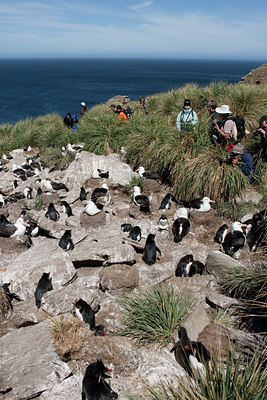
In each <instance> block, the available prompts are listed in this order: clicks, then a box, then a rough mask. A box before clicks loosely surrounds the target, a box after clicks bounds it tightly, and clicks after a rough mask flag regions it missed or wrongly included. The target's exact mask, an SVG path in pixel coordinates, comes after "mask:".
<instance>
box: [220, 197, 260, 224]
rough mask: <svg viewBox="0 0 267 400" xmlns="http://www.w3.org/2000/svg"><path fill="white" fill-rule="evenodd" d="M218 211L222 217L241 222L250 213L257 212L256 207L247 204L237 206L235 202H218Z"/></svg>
mask: <svg viewBox="0 0 267 400" xmlns="http://www.w3.org/2000/svg"><path fill="white" fill-rule="evenodd" d="M216 209H217V212H218V214H219V215H220V216H223V217H226V218H228V219H230V220H232V221H240V220H241V218H242V217H244V215H246V214H247V213H248V212H249V211H253V210H254V211H255V205H254V204H252V203H247V202H245V203H242V204H236V203H235V201H229V202H218V203H217V204H216Z"/></svg>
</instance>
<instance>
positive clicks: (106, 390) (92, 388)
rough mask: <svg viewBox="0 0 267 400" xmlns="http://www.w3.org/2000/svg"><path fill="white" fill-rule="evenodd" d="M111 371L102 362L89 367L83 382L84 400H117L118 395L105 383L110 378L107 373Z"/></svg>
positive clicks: (98, 361) (99, 361)
mask: <svg viewBox="0 0 267 400" xmlns="http://www.w3.org/2000/svg"><path fill="white" fill-rule="evenodd" d="M111 371H112V370H111V369H108V368H107V367H105V365H104V364H103V362H102V360H97V361H96V362H94V363H92V364H90V365H88V367H87V368H86V371H85V375H84V378H83V381H82V400H112V399H117V398H118V394H117V393H116V392H114V391H113V390H112V389H111V387H110V386H109V384H108V383H107V382H106V381H105V378H110V376H109V375H107V374H106V373H107V372H111Z"/></svg>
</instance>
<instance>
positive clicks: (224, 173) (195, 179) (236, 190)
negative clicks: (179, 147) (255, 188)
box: [171, 148, 249, 199]
mask: <svg viewBox="0 0 267 400" xmlns="http://www.w3.org/2000/svg"><path fill="white" fill-rule="evenodd" d="M171 177H172V181H173V182H174V183H175V187H176V192H177V195H178V196H180V197H182V198H183V199H190V198H191V197H192V193H194V196H197V197H201V196H208V197H210V198H211V199H218V198H222V197H226V198H229V199H232V198H233V197H234V196H236V195H239V194H240V193H241V191H242V190H244V189H246V188H247V187H248V185H249V182H248V180H247V178H246V176H245V175H244V174H243V173H242V171H240V169H239V168H238V167H237V168H233V166H232V165H229V164H228V163H227V162H226V159H225V155H224V154H223V153H222V151H221V150H220V149H217V148H206V149H205V150H203V151H202V152H201V153H199V154H198V155H196V156H195V157H194V158H191V157H188V158H185V159H180V160H177V162H176V164H175V165H174V167H173V168H172V170H171ZM176 182H177V184H176Z"/></svg>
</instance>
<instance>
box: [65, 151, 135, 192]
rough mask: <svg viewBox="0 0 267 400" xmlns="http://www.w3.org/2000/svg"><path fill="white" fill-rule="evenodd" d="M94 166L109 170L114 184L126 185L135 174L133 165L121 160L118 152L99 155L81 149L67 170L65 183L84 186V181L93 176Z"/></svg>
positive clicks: (110, 179) (110, 178) (111, 181)
mask: <svg viewBox="0 0 267 400" xmlns="http://www.w3.org/2000/svg"><path fill="white" fill-rule="evenodd" d="M94 166H96V167H97V168H100V169H102V170H104V171H109V182H110V183H111V184H112V185H121V186H124V185H126V184H127V183H128V182H129V181H130V179H131V177H132V176H133V174H134V173H133V171H132V169H131V167H130V166H129V165H128V164H126V163H124V162H122V161H121V160H120V158H119V155H118V154H109V155H108V156H97V155H95V154H93V153H88V152H86V151H81V152H80V153H78V154H77V155H76V157H75V160H74V161H73V162H72V163H71V165H70V166H69V168H68V169H67V171H66V172H65V178H64V183H65V184H66V185H67V186H70V187H73V186H76V187H81V186H84V182H85V181H87V180H88V178H89V179H90V178H91V175H92V172H93V168H94Z"/></svg>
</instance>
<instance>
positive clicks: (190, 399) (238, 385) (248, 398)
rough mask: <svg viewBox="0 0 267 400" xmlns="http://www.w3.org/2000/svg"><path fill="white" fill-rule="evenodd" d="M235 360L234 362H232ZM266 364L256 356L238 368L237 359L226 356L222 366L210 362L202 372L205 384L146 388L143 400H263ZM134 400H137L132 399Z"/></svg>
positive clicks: (166, 385) (188, 381) (239, 364)
mask: <svg viewBox="0 0 267 400" xmlns="http://www.w3.org/2000/svg"><path fill="white" fill-rule="evenodd" d="M236 358H237V359H236ZM265 362H266V360H264V359H262V358H261V357H259V354H258V353H256V354H255V355H254V357H253V358H252V359H251V360H249V361H247V362H246V363H245V365H242V364H241V358H240V357H235V356H234V353H231V354H230V353H229V354H228V357H227V362H226V364H223V363H221V362H219V361H218V360H217V359H214V358H213V359H212V361H211V368H210V369H209V368H208V367H207V368H206V379H205V381H202V380H200V382H199V384H196V382H195V381H194V380H191V379H190V378H189V377H188V380H187V381H185V382H184V381H183V382H182V381H181V382H180V385H179V388H178V389H174V388H173V387H172V385H171V384H163V385H161V386H160V387H159V388H156V389H155V388H148V390H147V396H146V398H147V400H264V399H265V398H266V397H265V394H266V384H267V370H266V368H264V364H265ZM135 400H137V399H136V398H135Z"/></svg>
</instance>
